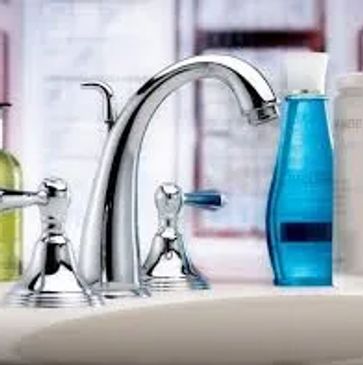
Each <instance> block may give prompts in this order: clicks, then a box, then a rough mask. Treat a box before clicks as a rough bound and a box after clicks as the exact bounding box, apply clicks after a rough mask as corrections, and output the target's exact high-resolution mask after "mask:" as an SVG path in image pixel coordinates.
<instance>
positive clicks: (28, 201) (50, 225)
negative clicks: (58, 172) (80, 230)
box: [0, 178, 69, 232]
mask: <svg viewBox="0 0 363 365" xmlns="http://www.w3.org/2000/svg"><path fill="white" fill-rule="evenodd" d="M31 205H38V206H39V208H40V214H41V221H42V225H43V231H45V232H46V231H52V232H53V231H59V232H63V226H64V223H65V220H66V215H67V208H68V205H69V192H68V187H67V183H66V182H65V181H64V180H62V179H58V178H47V179H44V180H43V181H42V183H41V185H40V187H39V190H38V191H36V192H31V191H19V190H8V189H0V212H1V211H7V210H11V209H16V208H24V207H28V206H31Z"/></svg>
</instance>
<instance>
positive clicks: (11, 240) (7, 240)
mask: <svg viewBox="0 0 363 365" xmlns="http://www.w3.org/2000/svg"><path fill="white" fill-rule="evenodd" d="M9 106H10V104H8V103H0V129H1V132H2V129H3V125H4V118H5V113H6V109H7V107H9ZM1 141H3V138H1ZM0 188H4V189H15V190H20V189H21V188H22V173H21V168H20V164H19V162H18V161H17V159H16V158H15V157H14V156H13V155H12V154H10V153H9V152H7V151H5V150H4V149H0ZM21 257H22V212H21V210H20V209H16V210H12V211H10V212H4V213H0V281H13V280H16V279H17V278H18V277H19V276H20V274H21V267H22V264H21V261H22V260H21Z"/></svg>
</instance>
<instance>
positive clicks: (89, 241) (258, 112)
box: [80, 55, 277, 296]
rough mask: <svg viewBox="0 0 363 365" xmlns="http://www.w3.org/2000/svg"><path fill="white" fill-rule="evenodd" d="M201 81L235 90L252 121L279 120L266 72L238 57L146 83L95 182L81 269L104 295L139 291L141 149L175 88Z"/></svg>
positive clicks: (176, 68)
mask: <svg viewBox="0 0 363 365" xmlns="http://www.w3.org/2000/svg"><path fill="white" fill-rule="evenodd" d="M200 78H215V79H219V80H221V81H222V82H224V83H225V84H226V85H227V86H229V87H230V88H231V90H232V91H233V93H234V94H235V96H236V98H237V101H238V103H239V105H240V107H241V110H242V112H243V113H244V114H246V115H247V117H248V119H249V120H250V122H251V123H257V122H258V121H262V122H263V121H269V120H271V119H275V118H276V116H277V109H276V98H275V95H274V93H273V91H272V89H271V87H270V85H269V84H268V82H267V81H266V79H265V78H264V77H263V76H262V74H261V73H260V72H259V71H258V70H257V69H256V68H254V67H253V66H251V65H250V64H248V63H247V62H245V61H242V60H240V59H237V58H234V57H230V56H221V55H205V56H196V57H192V58H189V59H187V60H184V61H181V62H179V63H176V64H174V65H172V66H170V67H168V68H166V69H165V70H163V71H162V72H160V73H159V74H157V75H156V76H155V77H153V78H152V79H150V80H149V81H147V82H146V83H145V84H144V85H143V86H142V87H141V88H140V89H139V90H138V91H137V92H136V94H135V95H134V96H133V97H132V98H131V99H130V100H129V102H128V103H127V105H126V107H125V108H124V110H123V111H122V113H121V115H120V117H119V120H118V121H117V123H116V124H115V125H114V127H113V128H112V130H111V131H110V134H109V137H108V140H107V142H106V144H105V147H104V151H103V155H102V158H101V161H100V164H99V167H98V172H97V176H96V178H95V180H94V185H93V191H92V193H91V197H90V203H89V207H88V211H87V215H86V220H85V224H84V229H83V235H82V243H81V244H82V245H81V256H80V270H81V272H82V274H83V276H84V278H85V279H86V281H87V282H88V284H90V285H93V286H94V287H95V288H96V289H98V290H99V291H100V292H102V293H103V294H105V295H106V296H107V295H109V296H118V295H124V293H127V292H131V293H139V292H140V273H139V270H140V257H139V241H138V219H137V218H138V214H137V178H138V176H137V175H138V163H139V155H140V149H141V145H142V141H143V137H144V134H145V132H146V130H147V127H148V125H149V122H150V119H151V117H152V116H153V114H154V112H155V111H156V109H157V108H158V106H159V105H160V104H161V103H162V101H163V100H164V99H165V98H166V97H167V96H168V95H169V94H171V93H172V92H173V91H174V90H175V89H177V88H179V87H181V86H182V85H184V84H185V83H187V82H189V81H193V80H197V79H200Z"/></svg>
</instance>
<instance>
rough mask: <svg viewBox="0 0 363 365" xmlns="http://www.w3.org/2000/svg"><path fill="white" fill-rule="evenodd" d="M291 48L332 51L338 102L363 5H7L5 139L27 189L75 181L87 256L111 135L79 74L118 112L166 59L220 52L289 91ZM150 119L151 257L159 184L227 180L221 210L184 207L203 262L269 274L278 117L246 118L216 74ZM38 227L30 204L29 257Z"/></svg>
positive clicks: (146, 230) (143, 187) (145, 166)
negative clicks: (265, 120)
mask: <svg viewBox="0 0 363 365" xmlns="http://www.w3.org/2000/svg"><path fill="white" fill-rule="evenodd" d="M290 49H306V50H312V51H327V52H329V54H330V65H329V67H330V68H329V78H328V92H329V95H330V96H333V95H334V79H335V78H336V76H337V75H338V74H340V73H343V72H346V71H353V70H361V69H362V68H363V2H362V1H361V0H274V1H271V0H32V1H25V0H0V101H9V102H11V103H12V104H13V106H12V108H11V110H10V112H9V113H8V116H7V118H6V120H5V121H4V126H3V128H4V129H3V132H4V133H3V136H4V137H3V142H2V143H3V146H4V148H6V149H8V150H10V151H11V152H13V153H14V154H15V155H16V156H17V157H18V158H19V160H20V162H21V164H22V168H23V173H24V187H25V188H27V189H34V188H36V186H37V185H38V184H39V182H40V181H41V179H42V178H43V177H45V176H49V175H52V176H60V177H63V178H65V179H66V180H67V181H68V182H69V184H70V186H71V190H72V205H71V207H70V213H69V218H68V231H69V234H70V236H71V238H72V240H73V242H74V245H75V247H76V249H77V250H78V248H79V240H80V234H81V226H82V221H83V217H84V214H85V210H86V206H87V201H88V198H89V197H90V189H91V184H92V179H93V175H94V173H95V169H96V166H97V161H98V158H99V156H100V154H101V151H102V146H103V143H104V142H105V139H106V137H107V130H106V126H105V125H104V124H103V122H102V116H103V114H102V104H101V99H100V96H99V95H98V94H97V93H96V92H95V91H91V90H84V89H81V87H80V84H81V82H83V81H87V80H95V79H96V80H97V79H99V80H102V81H106V82H107V83H109V84H110V85H111V86H112V87H113V89H114V91H115V95H116V99H117V105H118V108H119V109H120V108H122V106H123V105H125V103H126V102H127V100H128V98H129V97H130V96H131V95H132V94H133V92H135V91H136V90H137V89H138V87H140V86H141V85H142V83H143V82H145V81H146V80H147V79H148V78H150V77H151V76H153V75H154V74H155V73H156V72H158V71H159V70H161V69H162V68H164V67H165V66H167V65H169V64H171V63H173V62H175V61H177V60H179V59H182V58H185V57H187V56H191V55H195V54H202V53H210V52H213V53H216V52H218V53H225V54H232V55H235V56H237V57H241V58H244V59H247V60H249V61H251V62H252V63H253V64H255V65H256V66H257V67H259V68H260V69H261V70H262V71H263V72H264V73H265V75H266V77H267V78H268V79H269V80H270V82H271V83H272V84H273V86H274V88H275V90H276V92H277V93H281V91H282V89H283V85H282V80H281V60H282V56H283V54H284V52H286V51H287V50H290ZM154 119H155V120H154V121H153V122H152V124H151V128H149V130H148V133H147V136H146V138H145V142H144V145H143V150H142V159H141V171H140V179H139V180H140V181H139V211H140V223H139V227H140V232H141V234H140V237H141V245H142V255H143V257H144V256H145V254H146V252H147V250H148V248H149V245H150V242H151V239H152V236H153V234H154V233H155V231H156V226H157V220H156V211H155V208H154V203H153V193H154V191H155V189H156V187H157V186H158V184H160V183H161V182H164V181H172V182H176V183H178V184H179V185H180V186H181V187H182V188H183V189H184V190H185V191H190V190H195V189H208V188H217V189H220V190H222V191H223V192H225V193H226V194H227V196H228V200H229V204H228V205H227V206H226V207H225V209H223V210H222V211H220V212H218V213H205V212H196V211H192V210H191V208H186V209H185V211H184V231H185V235H186V239H187V242H188V245H189V247H190V250H191V251H192V254H193V258H194V261H195V262H196V263H197V264H198V265H199V267H200V268H201V269H202V271H204V273H205V274H207V275H208V276H209V277H210V278H211V279H213V280H218V281H224V280H229V281H231V280H246V281H256V280H257V281H260V280H270V272H269V264H268V257H267V250H266V243H265V235H264V212H265V203H266V194H267V191H268V187H269V182H270V177H271V172H272V168H273V164H274V159H275V148H276V143H277V138H278V122H276V123H271V124H269V125H263V126H259V127H251V126H248V125H247V124H246V123H245V122H244V121H243V120H242V118H241V116H240V115H239V111H238V109H237V105H236V103H235V101H234V98H233V95H231V92H230V91H229V90H228V89H227V88H226V87H224V86H223V85H221V84H220V83H218V82H212V81H203V82H199V83H198V84H195V85H187V86H185V87H184V88H182V89H181V90H180V91H178V92H177V93H175V94H174V95H173V96H171V97H170V98H169V99H168V100H167V101H166V102H164V104H163V105H162V106H161V108H160V109H159V110H158V112H157V114H156V115H155V117H154ZM90 198H91V199H92V197H90ZM38 222H39V220H38V216H37V210H36V209H33V208H30V209H27V210H26V212H25V238H24V240H25V241H24V248H25V249H24V260H25V263H26V262H27V260H28V259H29V254H30V251H31V247H32V244H33V243H34V241H35V239H36V238H37V235H38V234H39V223H38Z"/></svg>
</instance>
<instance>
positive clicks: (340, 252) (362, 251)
mask: <svg viewBox="0 0 363 365" xmlns="http://www.w3.org/2000/svg"><path fill="white" fill-rule="evenodd" d="M337 88H338V96H337V97H336V99H335V103H334V142H335V143H334V152H335V153H334V156H335V157H334V171H335V172H334V174H335V193H334V200H335V203H334V246H335V265H336V268H335V269H336V271H338V272H340V273H342V274H348V275H363V73H349V74H346V75H343V76H341V77H340V78H339V79H338V80H337Z"/></svg>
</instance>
